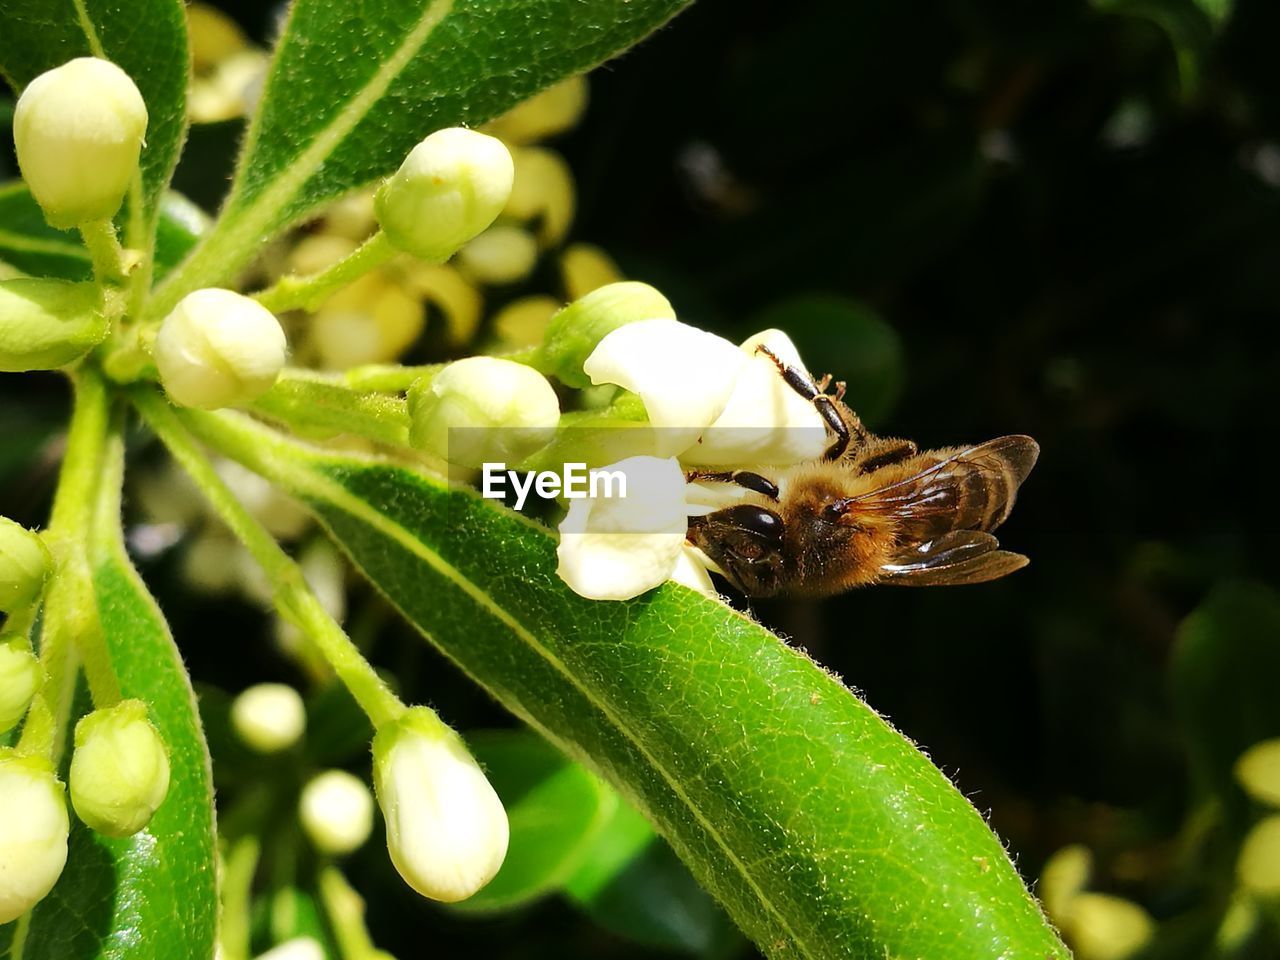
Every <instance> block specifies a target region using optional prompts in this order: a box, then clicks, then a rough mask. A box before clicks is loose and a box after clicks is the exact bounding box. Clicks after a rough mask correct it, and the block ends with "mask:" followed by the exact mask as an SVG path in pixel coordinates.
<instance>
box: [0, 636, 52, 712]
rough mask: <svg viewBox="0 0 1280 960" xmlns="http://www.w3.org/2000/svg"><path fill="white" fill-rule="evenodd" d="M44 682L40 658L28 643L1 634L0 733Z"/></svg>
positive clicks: (29, 701) (24, 707)
mask: <svg viewBox="0 0 1280 960" xmlns="http://www.w3.org/2000/svg"><path fill="white" fill-rule="evenodd" d="M10 636H12V635H10ZM43 682H44V671H43V670H41V669H40V661H39V660H37V659H36V657H35V654H33V653H32V652H31V651H30V650H28V649H27V645H26V644H25V643H23V642H22V641H21V639H19V638H16V637H15V638H14V639H11V640H7V639H6V637H5V636H4V634H0V733H7V732H8V731H10V730H12V729H13V728H14V727H15V726H17V724H18V721H19V720H21V719H22V718H23V717H24V716H25V715H26V713H27V707H29V706H30V705H31V698H32V697H34V696H35V695H36V691H37V690H39V689H40V684H42V683H43Z"/></svg>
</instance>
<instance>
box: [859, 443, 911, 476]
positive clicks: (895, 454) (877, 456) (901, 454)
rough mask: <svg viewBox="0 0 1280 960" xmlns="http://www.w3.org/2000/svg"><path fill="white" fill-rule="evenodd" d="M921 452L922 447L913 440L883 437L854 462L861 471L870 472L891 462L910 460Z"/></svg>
mask: <svg viewBox="0 0 1280 960" xmlns="http://www.w3.org/2000/svg"><path fill="white" fill-rule="evenodd" d="M919 452H920V448H919V447H917V446H916V445H915V443H914V442H912V441H911V440H898V439H896V438H886V437H881V438H878V439H877V441H876V444H875V446H874V447H873V448H872V449H871V450H869V451H868V452H867V454H866V455H865V456H863V457H861V458H859V459H858V460H857V461H856V462H855V463H854V466H855V467H856V468H857V469H858V471H859V472H860V473H870V472H871V471H872V470H879V469H880V468H881V467H887V466H889V464H891V463H901V462H902V461H904V460H910V459H911V458H912V457H914V456H915V455H916V454H917V453H919Z"/></svg>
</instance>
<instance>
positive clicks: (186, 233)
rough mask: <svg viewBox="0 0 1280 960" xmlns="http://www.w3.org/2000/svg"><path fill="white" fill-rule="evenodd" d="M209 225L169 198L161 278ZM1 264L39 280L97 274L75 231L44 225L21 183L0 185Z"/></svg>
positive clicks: (179, 199) (159, 249)
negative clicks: (42, 278) (2, 262)
mask: <svg viewBox="0 0 1280 960" xmlns="http://www.w3.org/2000/svg"><path fill="white" fill-rule="evenodd" d="M207 226H208V218H207V217H205V215H204V214H203V213H201V212H200V211H199V210H198V209H197V208H196V207H195V206H194V205H193V204H192V203H191V202H190V201H189V200H187V199H186V198H185V197H183V196H181V195H179V194H176V193H168V194H165V197H164V199H163V201H162V202H161V206H160V220H159V223H158V224H157V235H156V275H157V276H158V277H159V276H164V275H165V274H166V273H168V272H169V270H170V269H171V268H172V267H173V266H174V264H176V263H178V262H179V261H180V260H182V258H183V257H185V256H186V255H187V253H188V252H189V251H190V250H191V248H192V247H193V246H195V244H196V241H197V240H198V239H199V238H200V234H201V233H203V232H204V230H205V228H206V227H207ZM0 261H4V262H5V263H8V264H10V265H12V266H14V267H17V268H18V269H19V270H21V271H22V272H24V273H28V274H30V275H31V276H33V277H60V278H62V279H63V280H88V279H90V278H91V277H92V276H93V265H92V264H91V263H90V262H89V251H87V250H86V249H85V247H84V244H83V243H81V242H80V237H79V235H78V234H76V233H75V232H74V231H71V230H55V229H54V228H53V227H51V226H49V225H48V224H47V223H45V221H44V214H42V213H41V212H40V205H39V204H37V203H36V201H35V198H34V197H32V196H31V193H30V191H28V190H27V185H26V184H25V183H23V182H22V181H21V180H12V181H10V182H9V183H6V184H3V185H0Z"/></svg>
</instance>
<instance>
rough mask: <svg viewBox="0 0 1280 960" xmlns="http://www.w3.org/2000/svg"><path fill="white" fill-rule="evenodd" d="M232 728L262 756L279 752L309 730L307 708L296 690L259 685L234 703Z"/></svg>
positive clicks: (287, 687)
mask: <svg viewBox="0 0 1280 960" xmlns="http://www.w3.org/2000/svg"><path fill="white" fill-rule="evenodd" d="M231 726H232V728H233V729H234V730H235V732H236V734H237V735H238V736H239V737H240V739H241V740H243V741H244V742H245V743H246V744H248V745H249V746H250V747H252V748H253V749H254V750H256V751H258V752H259V753H279V752H280V751H281V750H287V749H289V747H292V746H293V745H294V744H295V743H297V742H298V740H299V739H300V738H301V737H302V734H303V731H304V730H306V727H307V708H306V707H305V706H304V705H303V703H302V697H301V696H299V695H298V691H297V690H295V689H293V687H290V686H288V685H287V684H283V683H259V684H257V685H256V686H252V687H250V688H249V689H247V690H245V691H244V692H243V693H242V694H240V696H238V697H236V699H235V701H234V702H233V703H232V704H231Z"/></svg>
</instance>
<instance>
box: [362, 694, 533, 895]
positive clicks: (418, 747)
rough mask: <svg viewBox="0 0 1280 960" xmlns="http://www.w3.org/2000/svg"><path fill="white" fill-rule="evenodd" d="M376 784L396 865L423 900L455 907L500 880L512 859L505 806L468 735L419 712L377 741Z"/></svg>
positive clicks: (382, 731)
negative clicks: (500, 871)
mask: <svg viewBox="0 0 1280 960" xmlns="http://www.w3.org/2000/svg"><path fill="white" fill-rule="evenodd" d="M373 771H374V785H375V786H376V788H377V793H378V805H379V806H380V807H381V808H382V816H383V818H384V819H385V820H386V823H387V850H388V851H389V852H390V854H391V862H392V863H394V864H395V867H396V869H397V870H398V871H400V876H402V877H403V878H404V880H405V882H406V883H407V884H409V886H411V887H413V889H414V890H417V891H418V893H420V894H422V895H423V896H424V897H429V898H431V899H432V900H440V901H443V902H445V903H456V902H457V901H459V900H465V899H466V898H467V897H470V896H471V895H472V894H474V893H476V892H477V891H478V890H480V889H481V888H482V887H484V885H485V884H487V883H488V882H489V881H490V880H492V879H493V877H494V875H495V874H496V873H497V872H498V868H499V867H501V866H502V861H503V859H504V858H505V857H506V855H507V840H508V836H509V827H508V824H507V812H506V810H504V809H503V806H502V801H501V800H499V799H498V795H497V794H496V793H495V792H494V789H493V787H492V786H491V785H490V784H489V781H488V779H487V778H486V777H485V775H484V772H483V771H482V770H481V769H480V765H479V764H477V763H476V761H475V759H474V758H473V757H472V756H471V754H470V753H469V752H468V751H467V748H466V746H465V745H464V744H463V742H462V740H461V738H459V737H458V735H457V734H456V733H454V732H453V731H452V730H450V729H448V728H447V727H445V726H444V724H442V723H441V722H440V720H439V718H437V717H436V716H435V714H434V713H432V712H431V711H430V710H426V709H423V708H416V709H413V710H410V711H408V712H407V713H406V714H405V715H404V716H403V717H401V718H400V719H399V720H397V721H395V722H393V723H390V724H387V725H385V726H384V727H382V728H381V729H380V730H379V731H378V733H377V736H375V737H374V739H373Z"/></svg>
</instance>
